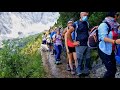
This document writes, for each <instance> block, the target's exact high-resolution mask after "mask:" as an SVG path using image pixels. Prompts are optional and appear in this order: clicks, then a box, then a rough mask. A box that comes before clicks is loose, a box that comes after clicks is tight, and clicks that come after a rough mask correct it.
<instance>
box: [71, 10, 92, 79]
mask: <svg viewBox="0 0 120 90" xmlns="http://www.w3.org/2000/svg"><path fill="white" fill-rule="evenodd" d="M88 15H89V13H88V12H81V13H80V20H78V21H76V22H74V24H73V28H71V29H73V30H74V33H73V39H74V41H79V42H80V45H79V46H76V53H77V61H78V66H77V69H76V72H77V75H78V76H79V77H80V76H81V75H82V74H85V75H89V70H90V68H89V64H90V48H89V47H88V46H87V41H88V37H89V33H88V32H89V23H88ZM83 57H84V58H85V59H84V58H83ZM84 60H85V63H84V64H85V65H84V67H82V66H83V61H84Z"/></svg>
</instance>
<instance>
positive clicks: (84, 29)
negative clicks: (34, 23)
mask: <svg viewBox="0 0 120 90" xmlns="http://www.w3.org/2000/svg"><path fill="white" fill-rule="evenodd" d="M88 17H89V12H80V19H79V20H77V21H75V22H74V21H73V20H69V21H68V23H67V27H66V28H65V29H64V30H62V28H57V27H55V29H54V30H52V31H51V32H49V33H48V34H47V36H46V34H45V33H44V35H43V42H42V44H47V45H48V47H49V49H50V51H52V52H53V53H52V55H54V56H55V64H56V65H59V64H62V63H61V58H60V56H61V52H62V51H66V55H67V57H66V60H67V63H66V64H67V70H68V71H70V72H71V74H73V75H75V74H76V75H78V76H79V77H80V76H81V75H83V74H84V75H89V74H90V67H91V66H90V61H91V57H90V56H91V54H90V50H91V49H92V48H96V49H97V51H98V55H99V57H100V58H101V60H102V62H103V64H104V65H105V67H106V70H107V71H106V73H105V74H104V76H103V78H115V74H116V71H117V69H116V62H117V63H119V61H120V39H119V38H118V37H119V35H120V28H119V26H120V25H119V23H118V22H117V20H118V18H119V14H118V13H117V12H108V13H107V15H106V17H105V18H104V20H103V21H102V22H101V24H100V25H96V26H95V27H94V28H92V29H90V28H89V21H88Z"/></svg>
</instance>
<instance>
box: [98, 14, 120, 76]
mask: <svg viewBox="0 0 120 90" xmlns="http://www.w3.org/2000/svg"><path fill="white" fill-rule="evenodd" d="M118 18H119V15H118V14H117V13H116V12H108V14H107V15H106V17H105V19H104V20H103V22H102V23H101V24H100V25H99V27H98V36H99V46H98V53H99V56H100V58H101V59H102V62H103V64H104V65H105V67H106V69H107V71H106V73H105V74H104V76H103V78H115V74H116V71H117V69H116V60H115V53H114V51H115V45H116V44H120V39H117V38H118V23H117V21H116V20H117V19H118ZM105 22H107V23H108V25H107V24H106V23H105Z"/></svg>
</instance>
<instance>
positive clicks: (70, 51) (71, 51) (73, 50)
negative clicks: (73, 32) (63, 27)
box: [68, 46, 76, 53]
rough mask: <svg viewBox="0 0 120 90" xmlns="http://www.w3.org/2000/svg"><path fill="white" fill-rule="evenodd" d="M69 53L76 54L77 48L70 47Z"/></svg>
mask: <svg viewBox="0 0 120 90" xmlns="http://www.w3.org/2000/svg"><path fill="white" fill-rule="evenodd" d="M68 50H69V53H73V52H76V50H75V47H69V46H68Z"/></svg>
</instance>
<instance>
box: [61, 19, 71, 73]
mask: <svg viewBox="0 0 120 90" xmlns="http://www.w3.org/2000/svg"><path fill="white" fill-rule="evenodd" d="M72 24H73V21H72V20H69V21H68V23H67V27H66V28H65V29H64V31H63V34H62V36H63V39H64V44H65V33H66V32H67V30H68V27H69V26H71V25H72ZM65 49H66V45H65ZM66 56H67V57H66V60H67V71H70V70H71V69H70V66H69V58H68V53H67V49H66ZM72 58H73V57H72Z"/></svg>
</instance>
